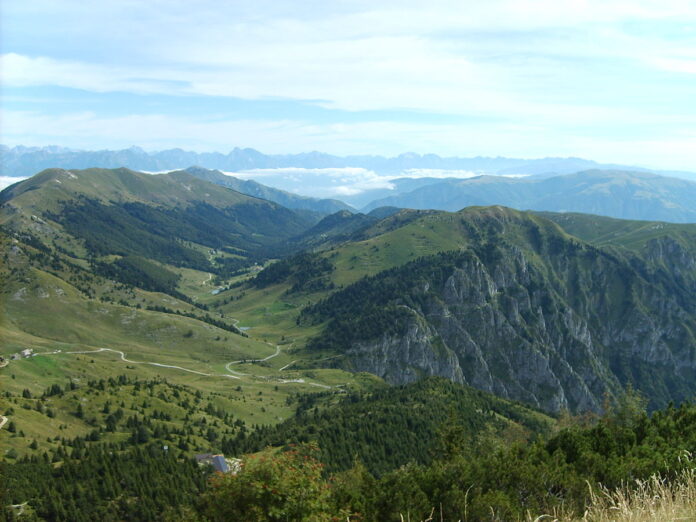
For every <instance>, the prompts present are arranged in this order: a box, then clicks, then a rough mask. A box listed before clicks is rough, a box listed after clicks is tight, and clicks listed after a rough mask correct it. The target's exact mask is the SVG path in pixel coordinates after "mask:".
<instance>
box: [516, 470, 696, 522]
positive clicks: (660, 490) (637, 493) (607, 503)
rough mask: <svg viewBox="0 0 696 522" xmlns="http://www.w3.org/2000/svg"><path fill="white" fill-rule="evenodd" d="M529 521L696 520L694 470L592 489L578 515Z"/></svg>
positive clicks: (539, 518)
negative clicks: (670, 476) (581, 513)
mask: <svg viewBox="0 0 696 522" xmlns="http://www.w3.org/2000/svg"><path fill="white" fill-rule="evenodd" d="M528 520H529V521H530V522H532V521H533V522H537V521H538V522H653V521H654V522H658V521H659V522H667V521H677V520H680V521H696V469H689V470H686V471H684V472H682V473H681V474H680V475H679V476H678V477H677V478H676V479H673V480H671V481H667V480H666V479H664V478H661V477H659V476H653V477H651V478H649V479H647V480H637V481H636V482H635V483H633V484H631V485H627V486H624V487H622V488H619V489H617V490H609V489H607V488H603V487H602V488H600V489H599V490H595V489H592V491H591V503H590V505H589V506H588V508H587V509H586V511H585V513H584V514H583V516H582V517H577V516H572V515H565V514H563V513H555V514H553V515H542V516H540V517H536V518H532V517H529V518H528Z"/></svg>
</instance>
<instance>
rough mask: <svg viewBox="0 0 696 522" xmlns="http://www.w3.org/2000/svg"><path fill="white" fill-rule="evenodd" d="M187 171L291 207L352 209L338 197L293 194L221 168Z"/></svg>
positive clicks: (327, 211)
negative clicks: (221, 170)
mask: <svg viewBox="0 0 696 522" xmlns="http://www.w3.org/2000/svg"><path fill="white" fill-rule="evenodd" d="M185 172H187V173H189V174H191V175H192V176H195V177H197V178H199V179H202V180H205V181H210V182H211V183H215V184H216V185H221V186H223V187H227V188H231V189H232V190H236V191H237V192H241V193H242V194H246V195H248V196H254V197H256V198H261V199H266V200H268V201H273V202H274V203H278V204H279V205H283V206H284V207H287V208H290V209H301V210H311V211H313V212H319V213H321V214H333V213H334V212H338V211H341V210H352V208H351V207H350V206H348V205H346V204H345V203H343V202H342V201H338V200H336V199H318V198H311V197H306V196H300V195H297V194H292V193H290V192H287V191H285V190H280V189H276V188H273V187H269V186H266V185H262V184H261V183H257V182H256V181H254V180H243V179H239V178H235V177H234V176H229V175H227V174H223V173H222V172H220V171H219V170H209V169H204V168H201V167H189V168H187V169H186V170H185Z"/></svg>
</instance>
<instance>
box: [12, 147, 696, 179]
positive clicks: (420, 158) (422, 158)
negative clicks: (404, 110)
mask: <svg viewBox="0 0 696 522" xmlns="http://www.w3.org/2000/svg"><path fill="white" fill-rule="evenodd" d="M191 165H199V166H201V167H205V168H208V169H218V170H223V171H240V170H251V169H269V168H287V167H297V168H306V169H318V168H343V167H359V168H364V169H369V170H372V171H375V172H379V173H383V174H399V173H403V172H404V171H409V170H417V169H437V170H465V171H471V172H476V173H480V174H495V175H501V176H504V175H511V174H526V175H534V176H537V175H558V174H571V173H574V172H579V171H581V170H589V169H622V170H627V169H628V170H634V171H645V172H648V171H649V170H648V169H643V168H639V167H635V166H630V167H629V166H626V165H615V164H602V163H597V162H595V161H591V160H586V159H581V158H541V159H521V158H504V157H497V158H487V157H480V156H478V157H474V158H459V157H444V158H443V157H441V156H438V155H437V154H424V155H421V154H416V153H413V152H408V153H404V154H400V155H399V156H395V157H384V156H370V155H361V156H334V155H331V154H325V153H322V152H306V153H301V154H263V153H261V152H259V151H257V150H254V149H249V148H247V149H240V148H234V149H233V150H232V151H231V152H229V153H228V154H223V153H220V152H203V153H197V152H192V151H185V150H182V149H170V150H164V151H159V152H147V151H145V150H143V149H141V148H140V147H131V148H129V149H123V150H100V151H85V150H74V149H67V148H63V147H57V146H49V147H24V146H21V145H20V146H16V147H12V148H10V147H7V146H4V145H2V146H0V166H1V167H0V174H1V175H3V176H31V175H33V174H36V173H37V172H39V171H41V170H44V169H46V168H52V167H60V168H63V169H85V168H91V167H101V168H118V167H127V168H129V169H133V170H144V171H152V172H159V171H165V170H175V169H183V168H186V167H189V166H191ZM655 172H657V173H659V174H663V175H672V176H677V177H684V178H690V179H693V180H696V174H694V173H689V172H673V171H655ZM413 177H418V174H417V173H415V174H414V176H413Z"/></svg>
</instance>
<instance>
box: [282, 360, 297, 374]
mask: <svg viewBox="0 0 696 522" xmlns="http://www.w3.org/2000/svg"><path fill="white" fill-rule="evenodd" d="M296 362H297V361H296V360H295V361H290V362H289V363H288V364H286V365H285V366H283V367H282V368H281V369H279V370H278V371H279V372H282V371H283V370H286V369H287V368H289V367H290V366H292V365H293V364H295V363H296Z"/></svg>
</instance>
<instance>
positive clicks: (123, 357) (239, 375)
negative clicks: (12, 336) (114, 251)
mask: <svg viewBox="0 0 696 522" xmlns="http://www.w3.org/2000/svg"><path fill="white" fill-rule="evenodd" d="M268 344H270V343H268ZM103 352H113V353H117V354H119V356H120V358H121V360H122V361H123V362H127V363H130V364H148V365H150V366H157V367H158V368H171V369H173V370H181V371H182V372H189V373H194V374H196V375H201V376H203V377H224V378H227V379H241V378H242V377H248V376H249V374H248V373H242V372H238V371H235V370H233V369H232V368H230V366H232V365H234V364H241V363H256V362H264V361H268V360H269V359H273V357H277V356H278V355H280V345H276V351H275V352H274V353H272V354H271V355H268V356H266V357H264V358H262V359H241V360H239V361H230V362H228V363H227V364H226V365H225V370H227V372H229V373H205V372H200V371H198V370H192V369H191V368H184V367H183V366H176V365H174V364H163V363H157V362H151V361H133V360H132V359H128V358H127V357H126V354H125V353H124V352H122V351H121V350H114V349H112V348H97V349H96V350H82V351H71V352H64V351H62V350H55V351H53V352H36V353H34V354H33V355H32V357H38V356H46V355H62V354H71V355H85V354H90V353H103ZM296 362H297V361H292V362H290V363H288V364H286V365H285V366H283V367H282V368H280V370H278V371H283V370H285V369H286V368H287V367H288V366H290V365H292V364H294V363H296ZM252 377H253V375H252ZM266 378H267V377H266ZM277 382H278V383H280V384H291V383H299V384H307V385H309V386H316V387H318V388H324V389H327V390H328V389H332V388H334V386H328V385H326V384H319V383H316V382H307V381H305V380H304V379H280V380H279V381H277ZM0 417H2V419H4V421H3V422H0V428H2V426H3V425H4V424H5V422H7V417H3V416H0Z"/></svg>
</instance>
